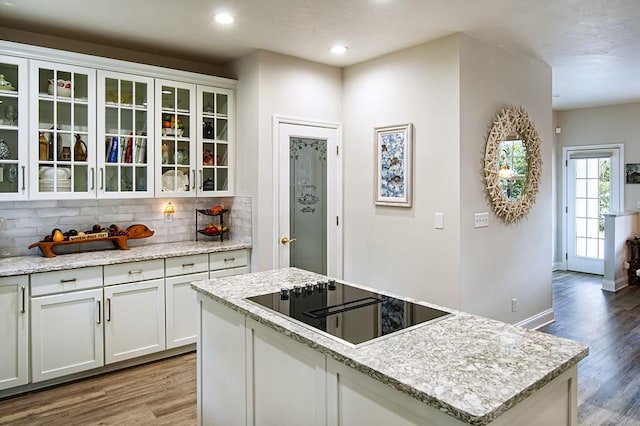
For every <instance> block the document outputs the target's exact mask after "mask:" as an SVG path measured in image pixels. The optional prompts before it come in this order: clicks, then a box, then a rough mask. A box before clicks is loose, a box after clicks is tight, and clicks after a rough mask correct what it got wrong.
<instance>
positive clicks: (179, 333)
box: [165, 253, 209, 349]
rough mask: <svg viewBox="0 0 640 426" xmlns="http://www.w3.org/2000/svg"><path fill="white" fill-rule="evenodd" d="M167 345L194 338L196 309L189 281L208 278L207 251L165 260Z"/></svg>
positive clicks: (190, 340) (170, 345) (178, 345)
mask: <svg viewBox="0 0 640 426" xmlns="http://www.w3.org/2000/svg"><path fill="white" fill-rule="evenodd" d="M165 265H166V266H165V276H166V278H165V295H166V307H167V308H166V316H167V318H166V324H167V330H166V332H167V349H172V348H177V347H180V346H184V345H188V344H192V343H195V342H196V331H197V326H198V315H197V314H198V312H197V309H196V306H197V300H196V292H195V290H193V289H192V288H191V282H192V281H202V280H206V279H208V278H209V255H207V254H206V253H205V254H195V255H190V256H179V257H170V258H167V259H166V260H165Z"/></svg>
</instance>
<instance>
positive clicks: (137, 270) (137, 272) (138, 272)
mask: <svg viewBox="0 0 640 426" xmlns="http://www.w3.org/2000/svg"><path fill="white" fill-rule="evenodd" d="M141 273H142V269H134V270H132V271H129V275H133V274H141Z"/></svg>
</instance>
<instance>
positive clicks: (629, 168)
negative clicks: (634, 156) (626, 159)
mask: <svg viewBox="0 0 640 426" xmlns="http://www.w3.org/2000/svg"><path fill="white" fill-rule="evenodd" d="M625 173H626V175H627V183H640V164H638V163H627V164H626V165H625Z"/></svg>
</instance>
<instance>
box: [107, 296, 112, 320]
mask: <svg viewBox="0 0 640 426" xmlns="http://www.w3.org/2000/svg"><path fill="white" fill-rule="evenodd" d="M107 321H111V298H110V297H107Z"/></svg>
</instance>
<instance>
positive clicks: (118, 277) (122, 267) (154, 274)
mask: <svg viewBox="0 0 640 426" xmlns="http://www.w3.org/2000/svg"><path fill="white" fill-rule="evenodd" d="M163 277H164V259H156V260H143V261H141V262H130V263H121V264H119V265H107V266H105V267H104V285H113V284H122V283H131V282H136V281H146V280H153V279H156V278H163Z"/></svg>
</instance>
